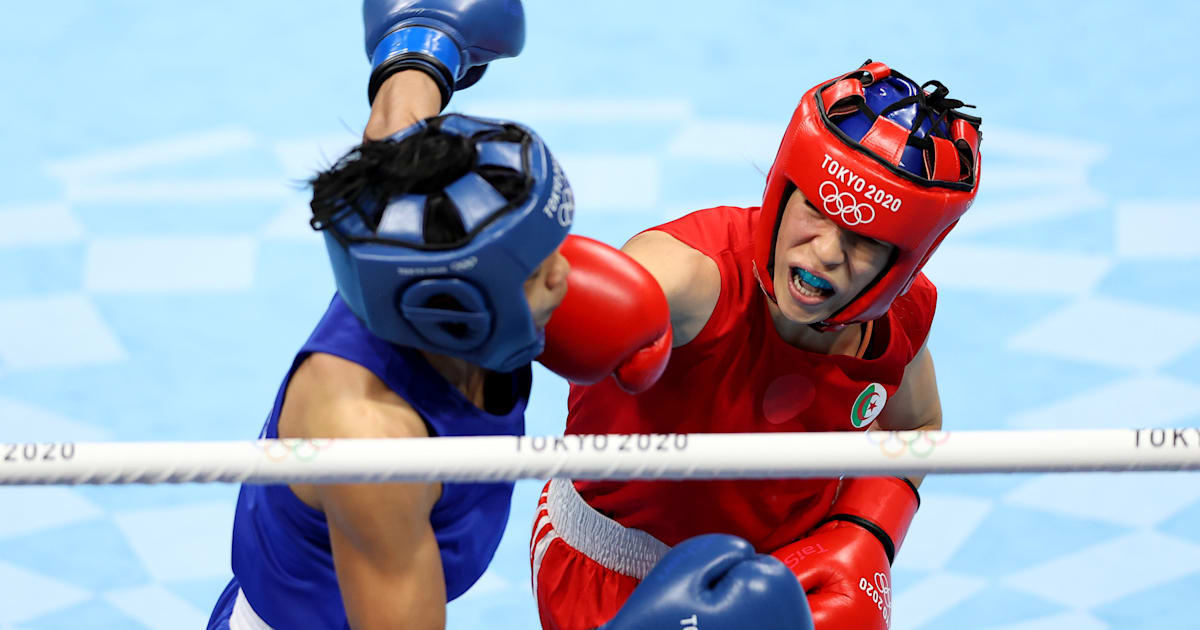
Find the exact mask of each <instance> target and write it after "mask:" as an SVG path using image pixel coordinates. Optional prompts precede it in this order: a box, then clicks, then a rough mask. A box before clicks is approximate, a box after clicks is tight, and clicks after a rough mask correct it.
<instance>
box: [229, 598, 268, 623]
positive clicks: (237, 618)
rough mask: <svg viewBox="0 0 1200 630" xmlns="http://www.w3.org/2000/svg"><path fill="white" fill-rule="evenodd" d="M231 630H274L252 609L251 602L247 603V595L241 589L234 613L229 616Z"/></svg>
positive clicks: (235, 602) (234, 605) (234, 603)
mask: <svg viewBox="0 0 1200 630" xmlns="http://www.w3.org/2000/svg"><path fill="white" fill-rule="evenodd" d="M229 630H272V628H271V626H268V625H267V622H265V621H263V620H262V617H259V616H258V613H256V612H254V609H253V608H251V607H250V602H248V601H246V594H245V593H243V592H242V589H240V588H239V589H238V594H237V600H235V601H234V602H233V613H232V614H231V615H229Z"/></svg>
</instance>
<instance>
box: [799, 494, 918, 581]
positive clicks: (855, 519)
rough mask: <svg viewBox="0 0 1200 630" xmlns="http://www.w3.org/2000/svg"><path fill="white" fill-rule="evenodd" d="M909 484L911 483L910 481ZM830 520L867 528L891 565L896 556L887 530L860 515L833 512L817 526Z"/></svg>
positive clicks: (894, 544)
mask: <svg viewBox="0 0 1200 630" xmlns="http://www.w3.org/2000/svg"><path fill="white" fill-rule="evenodd" d="M909 485H912V484H911V483H910V484H909ZM832 521H842V522H845V523H852V524H854V525H858V526H859V527H861V528H863V529H865V530H867V532H869V533H870V534H871V535H872V536H874V537H875V538H876V539H878V540H879V544H881V545H883V553H885V554H887V560H888V566H891V564H892V560H894V559H895V557H896V543H895V542H894V541H892V537H891V536H888V533H887V532H885V531H883V528H882V527H880V526H878V525H876V524H875V523H872V522H871V521H868V520H867V519H865V518H863V517H861V516H855V515H853V514H833V515H831V516H828V517H826V518H825V520H823V521H821V522H820V523H817V527H820V526H822V525H824V524H825V523H829V522H832ZM813 529H816V528H813Z"/></svg>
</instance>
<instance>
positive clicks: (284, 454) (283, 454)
mask: <svg viewBox="0 0 1200 630" xmlns="http://www.w3.org/2000/svg"><path fill="white" fill-rule="evenodd" d="M332 443H333V440H330V439H314V440H305V439H301V438H284V439H281V440H268V441H262V442H259V443H258V446H259V448H261V449H262V452H263V455H266V456H267V459H268V460H270V461H272V462H274V463H276V464H278V463H280V462H283V461H287V460H289V459H292V458H295V459H296V461H300V462H311V461H312V460H314V459H316V458H317V456H318V455H320V454H321V451H323V450H325V449H326V448H329V445H330V444H332Z"/></svg>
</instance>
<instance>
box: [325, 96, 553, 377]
mask: <svg viewBox="0 0 1200 630" xmlns="http://www.w3.org/2000/svg"><path fill="white" fill-rule="evenodd" d="M514 132H515V137H516V138H517V139H516V140H514V139H513V138H514ZM418 133H440V134H443V135H447V136H452V137H455V138H459V139H463V140H465V141H467V142H469V143H470V144H471V147H472V149H473V151H474V161H473V163H472V165H471V166H470V168H469V170H468V171H467V172H466V173H465V174H463V175H462V176H461V177H459V178H458V179H456V180H455V181H453V182H452V183H450V184H448V185H446V186H444V187H443V188H442V190H441V191H440V194H444V195H445V198H446V199H447V201H448V205H450V206H452V208H453V210H454V211H455V212H456V213H457V215H458V218H459V219H460V221H461V223H462V225H463V227H464V228H466V233H467V234H466V237H464V238H463V239H460V240H459V241H458V242H455V243H431V242H429V240H428V239H427V238H426V234H425V228H426V212H427V207H426V206H427V204H426V201H427V198H428V197H429V195H417V194H403V195H397V196H394V197H391V198H389V199H384V200H383V201H382V202H379V201H376V200H374V199H373V198H372V197H373V195H372V194H371V190H370V184H368V186H367V190H365V191H362V194H361V195H358V196H357V198H355V199H342V200H339V202H338V203H336V204H335V205H333V206H330V205H324V206H322V207H320V208H318V207H317V204H316V202H314V208H313V211H314V218H313V221H312V223H313V227H314V228H316V229H318V230H323V231H324V233H325V245H326V249H327V250H328V251H329V258H330V261H331V262H332V263H333V275H334V279H335V280H336V282H337V289H338V294H339V295H340V296H341V298H342V300H344V301H345V302H346V305H347V306H349V307H350V310H351V311H353V312H354V314H355V315H357V316H358V318H359V319H360V320H362V322H363V324H364V325H365V326H366V327H367V329H368V330H370V331H371V333H372V334H374V335H375V336H377V337H379V338H381V339H384V340H387V341H389V342H391V343H394V344H397V345H402V346H410V347H414V348H420V349H422V350H427V351H429V352H435V353H439V354H446V355H450V356H454V357H458V358H461V359H464V360H466V361H470V362H472V363H475V364H477V365H480V366H483V367H485V368H488V369H490V370H495V371H500V372H510V371H512V370H514V369H516V368H518V367H521V366H523V365H525V364H528V363H529V362H530V361H532V360H533V359H534V358H536V357H537V356H538V355H539V354H541V352H542V347H543V345H544V343H545V337H544V333H543V331H542V330H541V329H539V328H538V327H537V326H536V325H535V324H534V322H533V316H532V314H531V313H530V310H529V303H528V301H527V299H526V297H525V293H524V283H525V280H526V279H528V278H529V276H530V275H531V274H532V273H533V271H534V269H536V268H537V266H538V265H539V264H541V262H542V261H543V260H545V259H546V257H547V256H549V255H550V254H551V253H552V252H553V251H554V250H555V248H557V247H558V246H559V244H560V243H562V241H563V239H564V238H566V235H567V232H568V231H569V230H570V227H571V222H572V220H573V218H574V210H575V199H574V196H573V194H572V192H571V187H570V184H569V183H568V182H567V178H566V176H565V175H564V174H563V171H562V169H561V168H560V167H559V165H558V163H557V162H556V161H555V160H554V157H553V156H552V155H551V154H550V151H549V150H548V149H547V148H546V145H545V144H543V143H542V141H541V139H540V138H538V136H537V135H536V134H534V133H533V131H531V130H529V129H527V128H525V127H521V126H519V125H516V124H514V123H506V122H502V121H497V120H487V119H482V118H472V117H467V116H460V115H448V116H443V117H440V118H435V119H430V120H428V121H423V122H420V123H417V124H416V125H414V126H413V127H410V128H408V129H406V130H404V131H402V132H400V133H398V134H396V135H394V136H392V137H391V138H389V139H388V140H387V141H388V142H400V141H402V140H404V139H406V138H409V137H410V136H413V135H415V134H418ZM496 169H504V170H507V171H511V173H510V175H512V176H515V177H519V178H521V179H523V180H524V188H523V190H522V191H521V192H520V193H519V194H518V195H517V196H516V198H514V199H512V200H507V199H506V198H505V197H504V196H503V195H502V194H501V193H500V192H499V191H497V190H496V188H494V187H493V186H492V185H491V184H490V183H489V182H488V180H487V179H486V178H485V177H483V176H482V175H481V173H482V172H485V171H489V170H490V171H495V170H496ZM381 206H382V207H381Z"/></svg>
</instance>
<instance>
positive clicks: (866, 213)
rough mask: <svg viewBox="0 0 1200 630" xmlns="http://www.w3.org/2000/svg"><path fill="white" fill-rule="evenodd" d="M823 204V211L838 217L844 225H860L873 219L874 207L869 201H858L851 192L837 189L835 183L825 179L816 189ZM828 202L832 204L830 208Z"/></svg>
mask: <svg viewBox="0 0 1200 630" xmlns="http://www.w3.org/2000/svg"><path fill="white" fill-rule="evenodd" d="M817 193H818V194H820V196H821V203H822V204H824V207H825V212H826V213H828V214H829V215H830V216H835V217H840V218H841V219H842V221H843V222H844V223H845V224H846V225H862V224H865V223H870V222H872V221H874V220H875V207H874V206H872V205H871V204H869V203H859V202H858V199H856V198H855V197H854V194H853V193H850V192H842V191H840V190H838V187H837V184H835V183H833V181H831V180H825V183H823V184H821V187H820V188H819V189H817ZM829 204H833V207H832V208H830V207H829Z"/></svg>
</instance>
